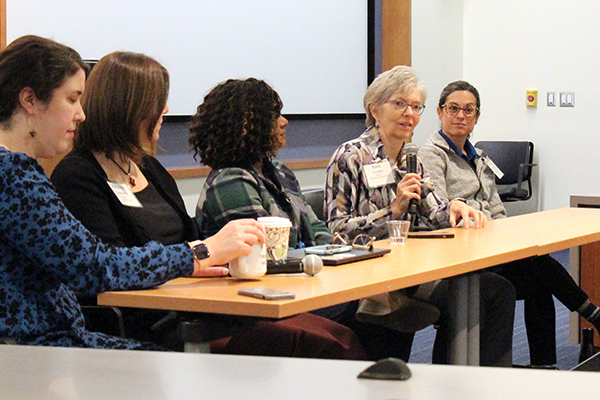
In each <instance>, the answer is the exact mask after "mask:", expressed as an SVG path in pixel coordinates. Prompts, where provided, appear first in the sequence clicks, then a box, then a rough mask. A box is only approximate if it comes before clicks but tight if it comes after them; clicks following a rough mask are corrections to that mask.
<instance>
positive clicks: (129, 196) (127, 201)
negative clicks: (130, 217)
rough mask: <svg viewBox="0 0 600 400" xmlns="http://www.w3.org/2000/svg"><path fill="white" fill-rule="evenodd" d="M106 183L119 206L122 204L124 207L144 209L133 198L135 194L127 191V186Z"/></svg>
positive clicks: (135, 198) (136, 199)
mask: <svg viewBox="0 0 600 400" xmlns="http://www.w3.org/2000/svg"><path fill="white" fill-rule="evenodd" d="M106 183H108V186H110V188H111V190H112V191H113V193H114V194H115V196H117V199H119V201H120V202H121V204H123V205H124V206H128V207H137V208H142V207H144V206H142V203H140V201H139V200H138V198H137V197H135V194H133V192H132V191H131V190H130V189H129V186H127V185H126V184H124V183H114V182H108V181H107V182H106Z"/></svg>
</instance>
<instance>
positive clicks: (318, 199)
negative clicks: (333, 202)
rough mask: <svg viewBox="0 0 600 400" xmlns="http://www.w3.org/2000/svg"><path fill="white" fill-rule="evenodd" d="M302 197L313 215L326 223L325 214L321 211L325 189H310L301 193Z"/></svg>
mask: <svg viewBox="0 0 600 400" xmlns="http://www.w3.org/2000/svg"><path fill="white" fill-rule="evenodd" d="M302 195H303V196H304V199H306V202H307V203H308V205H309V206H310V208H312V210H313V211H314V213H315V214H316V215H317V218H319V219H320V220H321V221H326V219H325V212H324V210H323V207H324V202H325V189H310V190H307V191H303V192H302Z"/></svg>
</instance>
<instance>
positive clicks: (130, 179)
mask: <svg viewBox="0 0 600 400" xmlns="http://www.w3.org/2000/svg"><path fill="white" fill-rule="evenodd" d="M110 161H112V162H113V163H115V165H116V166H117V167H119V169H120V170H121V171H123V173H124V174H125V175H127V176H128V177H129V186H131V187H134V186H135V179H133V177H132V176H131V160H129V169H128V170H127V171H125V170H124V169H123V167H121V166H120V165H119V164H118V163H117V162H116V161H115V160H113V159H112V158H111V159H110Z"/></svg>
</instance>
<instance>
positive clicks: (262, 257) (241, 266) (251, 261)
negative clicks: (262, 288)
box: [229, 243, 267, 279]
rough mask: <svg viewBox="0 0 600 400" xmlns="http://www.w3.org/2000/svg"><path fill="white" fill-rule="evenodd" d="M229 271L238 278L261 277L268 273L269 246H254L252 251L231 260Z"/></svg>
mask: <svg viewBox="0 0 600 400" xmlns="http://www.w3.org/2000/svg"><path fill="white" fill-rule="evenodd" d="M229 273H230V274H231V276H233V277H234V278H237V279H253V278H259V277H261V276H263V275H264V274H266V273H267V246H266V245H264V244H263V245H261V244H259V243H257V244H255V245H254V246H252V253H250V254H248V255H247V256H239V257H238V258H236V259H235V260H231V261H230V262H229Z"/></svg>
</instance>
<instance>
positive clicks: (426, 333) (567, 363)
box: [410, 250, 579, 370]
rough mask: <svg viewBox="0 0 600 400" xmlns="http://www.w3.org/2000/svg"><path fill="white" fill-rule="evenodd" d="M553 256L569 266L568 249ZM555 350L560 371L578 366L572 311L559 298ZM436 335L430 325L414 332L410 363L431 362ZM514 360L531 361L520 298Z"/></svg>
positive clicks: (522, 362)
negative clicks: (572, 335) (570, 331)
mask: <svg viewBox="0 0 600 400" xmlns="http://www.w3.org/2000/svg"><path fill="white" fill-rule="evenodd" d="M552 256H553V257H554V258H555V259H556V260H557V261H559V262H560V263H561V264H562V265H563V266H565V268H567V269H568V267H569V252H568V250H565V251H560V252H557V253H553V254H552ZM554 303H555V305H556V353H557V359H558V362H557V364H556V366H557V367H558V368H559V369H561V370H568V369H571V368H573V367H574V366H575V365H577V359H578V357H579V345H577V344H572V343H571V342H570V340H569V316H570V311H569V310H568V309H567V308H566V307H565V306H563V305H562V304H561V303H560V302H558V301H557V300H556V299H555V300H554ZM434 338H435V329H434V328H433V327H432V326H430V327H428V328H426V329H423V330H421V331H419V332H417V334H416V335H415V340H414V343H413V347H412V352H411V355H410V362H413V363H425V364H426V363H431V350H432V348H433V340H434ZM513 363H514V364H520V365H527V364H529V346H528V344H527V336H526V333H525V324H524V322H523V302H522V301H517V307H516V310H515V328H514V335H513Z"/></svg>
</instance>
